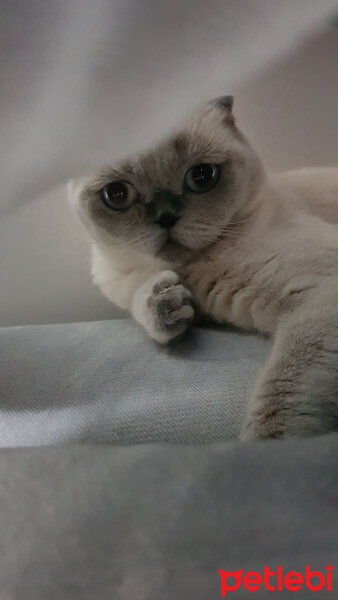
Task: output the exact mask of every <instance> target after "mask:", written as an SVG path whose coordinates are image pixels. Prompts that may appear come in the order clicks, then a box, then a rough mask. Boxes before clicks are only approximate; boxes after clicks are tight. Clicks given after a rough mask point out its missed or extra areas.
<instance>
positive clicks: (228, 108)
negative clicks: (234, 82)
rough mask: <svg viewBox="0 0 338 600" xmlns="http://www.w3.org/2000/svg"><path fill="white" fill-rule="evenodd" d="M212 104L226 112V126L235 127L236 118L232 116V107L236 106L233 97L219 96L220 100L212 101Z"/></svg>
mask: <svg viewBox="0 0 338 600" xmlns="http://www.w3.org/2000/svg"><path fill="white" fill-rule="evenodd" d="M210 104H211V105H212V106H214V107H215V108H218V109H219V110H222V111H223V112H224V117H225V124H226V125H234V123H235V118H234V116H233V114H232V107H233V104H234V97H233V96H219V97H218V98H215V99H214V100H211V102H210Z"/></svg>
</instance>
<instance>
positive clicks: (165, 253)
mask: <svg viewBox="0 0 338 600" xmlns="http://www.w3.org/2000/svg"><path fill="white" fill-rule="evenodd" d="M186 250H187V249H186V248H185V247H184V246H182V244H180V242H177V241H176V240H174V239H173V238H172V237H170V236H168V238H167V239H166V241H165V242H164V244H162V246H161V248H160V250H159V252H158V256H160V257H161V258H164V259H165V260H175V259H176V258H182V254H183V253H185V252H186Z"/></svg>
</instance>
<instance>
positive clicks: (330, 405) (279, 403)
mask: <svg viewBox="0 0 338 600" xmlns="http://www.w3.org/2000/svg"><path fill="white" fill-rule="evenodd" d="M337 413H338V291H337V289H336V290H333V293H329V294H325V296H324V297H323V298H322V299H319V300H318V301H316V302H315V303H313V302H310V303H309V305H303V306H301V307H299V309H298V310H297V311H296V312H294V313H293V314H291V315H289V316H288V317H286V318H285V319H284V320H283V321H282V322H281V323H280V326H279V328H278V330H277V334H276V337H275V342H274V346H273V349H272V352H271V355H270V357H269V358H268V360H267V363H266V365H265V366H264V367H263V371H262V373H261V375H260V377H259V378H258V381H257V384H256V388H255V390H254V394H253V397H252V399H251V401H250V403H249V407H248V412H247V416H246V419H245V422H244V426H243V430H242V434H241V437H242V439H244V440H250V439H262V438H279V437H302V436H310V435H317V434H322V433H326V432H328V431H332V430H333V429H335V427H337Z"/></svg>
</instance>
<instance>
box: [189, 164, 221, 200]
mask: <svg viewBox="0 0 338 600" xmlns="http://www.w3.org/2000/svg"><path fill="white" fill-rule="evenodd" d="M218 177H219V167H218V166H217V165H211V164H209V163H201V164H199V165H195V166H194V167H191V169H189V171H187V172H186V174H185V178H184V186H185V188H186V189H188V190H190V191H191V192H194V193H195V194H204V193H205V192H209V191H210V190H211V189H212V188H213V187H214V186H215V185H216V183H217V181H218Z"/></svg>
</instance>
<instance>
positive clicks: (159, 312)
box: [133, 271, 194, 344]
mask: <svg viewBox="0 0 338 600" xmlns="http://www.w3.org/2000/svg"><path fill="white" fill-rule="evenodd" d="M133 308H134V314H135V316H136V318H137V319H138V320H139V321H140V323H141V324H142V325H143V326H144V327H145V329H146V330H147V332H148V333H149V335H150V336H151V337H152V338H154V339H155V340H156V341H157V342H159V343H160V344H166V343H167V342H169V341H170V340H172V339H174V338H176V337H178V336H179V335H181V334H182V333H184V331H185V330H186V329H187V328H188V327H189V326H190V325H191V323H192V320H193V317H194V309H193V307H192V297H191V293H190V292H189V290H188V289H187V288H186V287H184V286H183V285H182V284H180V282H179V277H178V275H177V274H176V273H174V272H173V271H161V273H159V274H157V275H155V276H153V277H151V278H150V279H148V281H147V282H146V283H145V284H144V285H143V286H142V287H141V288H140V289H139V290H138V291H137V293H136V294H135V299H134V303H133Z"/></svg>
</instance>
